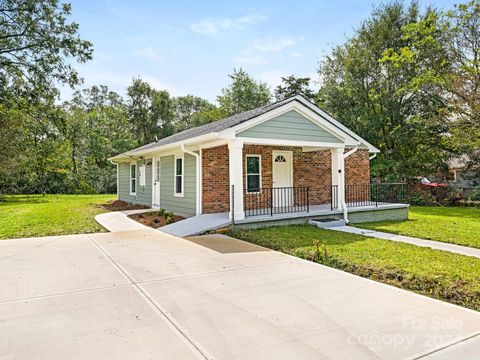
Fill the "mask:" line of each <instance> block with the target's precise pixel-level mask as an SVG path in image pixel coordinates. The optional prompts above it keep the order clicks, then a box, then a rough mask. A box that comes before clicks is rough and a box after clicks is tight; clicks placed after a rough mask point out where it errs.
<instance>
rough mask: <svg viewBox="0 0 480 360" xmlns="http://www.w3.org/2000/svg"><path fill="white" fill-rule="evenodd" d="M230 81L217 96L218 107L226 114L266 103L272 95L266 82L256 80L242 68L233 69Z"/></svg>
mask: <svg viewBox="0 0 480 360" xmlns="http://www.w3.org/2000/svg"><path fill="white" fill-rule="evenodd" d="M229 77H230V79H231V80H232V82H231V83H230V85H229V86H228V87H226V88H224V89H222V95H219V96H218V97H217V101H218V103H219V104H220V108H221V109H222V111H224V112H225V114H227V115H228V116H230V115H235V114H238V113H241V112H243V111H247V110H251V109H254V108H257V107H260V106H264V105H267V104H268V103H269V102H270V100H271V98H272V95H271V94H270V89H269V87H268V86H267V84H266V83H263V82H256V81H255V80H254V79H252V78H251V77H250V76H249V75H248V74H247V73H246V72H245V70H243V69H239V70H236V69H234V70H233V74H231V75H229Z"/></svg>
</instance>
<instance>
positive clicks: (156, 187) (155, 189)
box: [152, 158, 160, 207]
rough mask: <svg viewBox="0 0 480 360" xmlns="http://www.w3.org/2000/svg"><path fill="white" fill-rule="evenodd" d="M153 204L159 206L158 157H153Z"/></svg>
mask: <svg viewBox="0 0 480 360" xmlns="http://www.w3.org/2000/svg"><path fill="white" fill-rule="evenodd" d="M152 170H153V201H152V202H153V206H155V207H160V158H156V159H153V169H152Z"/></svg>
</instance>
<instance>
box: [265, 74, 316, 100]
mask: <svg viewBox="0 0 480 360" xmlns="http://www.w3.org/2000/svg"><path fill="white" fill-rule="evenodd" d="M274 94H275V99H276V100H277V101H280V100H283V99H286V98H289V97H292V96H295V95H303V96H304V97H306V98H307V99H308V100H310V101H313V100H314V98H315V93H314V92H313V90H312V89H310V78H309V77H303V78H302V77H298V78H297V77H295V76H293V75H290V76H288V77H283V76H282V83H281V84H280V85H278V86H277V87H276V88H275V92H274Z"/></svg>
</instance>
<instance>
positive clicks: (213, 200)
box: [202, 145, 370, 213]
mask: <svg viewBox="0 0 480 360" xmlns="http://www.w3.org/2000/svg"><path fill="white" fill-rule="evenodd" d="M273 150H288V151H292V153H293V186H295V187H309V192H310V197H309V199H310V204H311V205H315V204H325V203H329V202H330V194H331V190H330V186H331V184H332V181H331V173H332V170H331V167H332V163H331V153H330V151H329V150H322V151H312V152H302V149H301V148H299V147H289V146H266V145H245V146H244V148H243V165H244V166H243V176H244V177H243V179H244V186H245V172H246V169H245V156H246V155H247V154H248V155H254V154H255V155H261V157H262V163H261V171H262V184H261V186H262V187H264V188H270V187H272V164H273V161H272V151H273ZM368 156H369V155H368V151H366V150H358V151H357V152H356V153H354V154H353V155H351V156H349V157H348V158H347V159H346V160H345V178H346V184H347V185H348V184H365V185H366V184H369V183H370V162H369V160H368ZM228 164H229V161H228V147H227V146H226V145H224V146H219V147H216V148H211V149H204V150H202V174H203V178H202V189H203V192H202V207H203V213H215V212H226V211H229V210H230V190H229V170H228V166H229V165H228ZM239 165H240V164H239ZM255 199H259V200H264V199H261V198H260V197H259V195H248V194H246V195H245V205H246V206H245V207H246V209H248V208H250V207H251V206H250V205H249V204H251V202H252V201H254V200H255ZM265 206H269V204H267V203H265Z"/></svg>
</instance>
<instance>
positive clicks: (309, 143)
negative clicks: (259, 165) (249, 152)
mask: <svg viewBox="0 0 480 360" xmlns="http://www.w3.org/2000/svg"><path fill="white" fill-rule="evenodd" d="M237 140H238V141H240V142H242V143H244V144H256V145H275V146H299V147H314V148H328V149H331V148H340V149H341V148H345V144H343V143H329V142H321V141H298V140H282V139H266V138H248V137H237Z"/></svg>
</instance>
